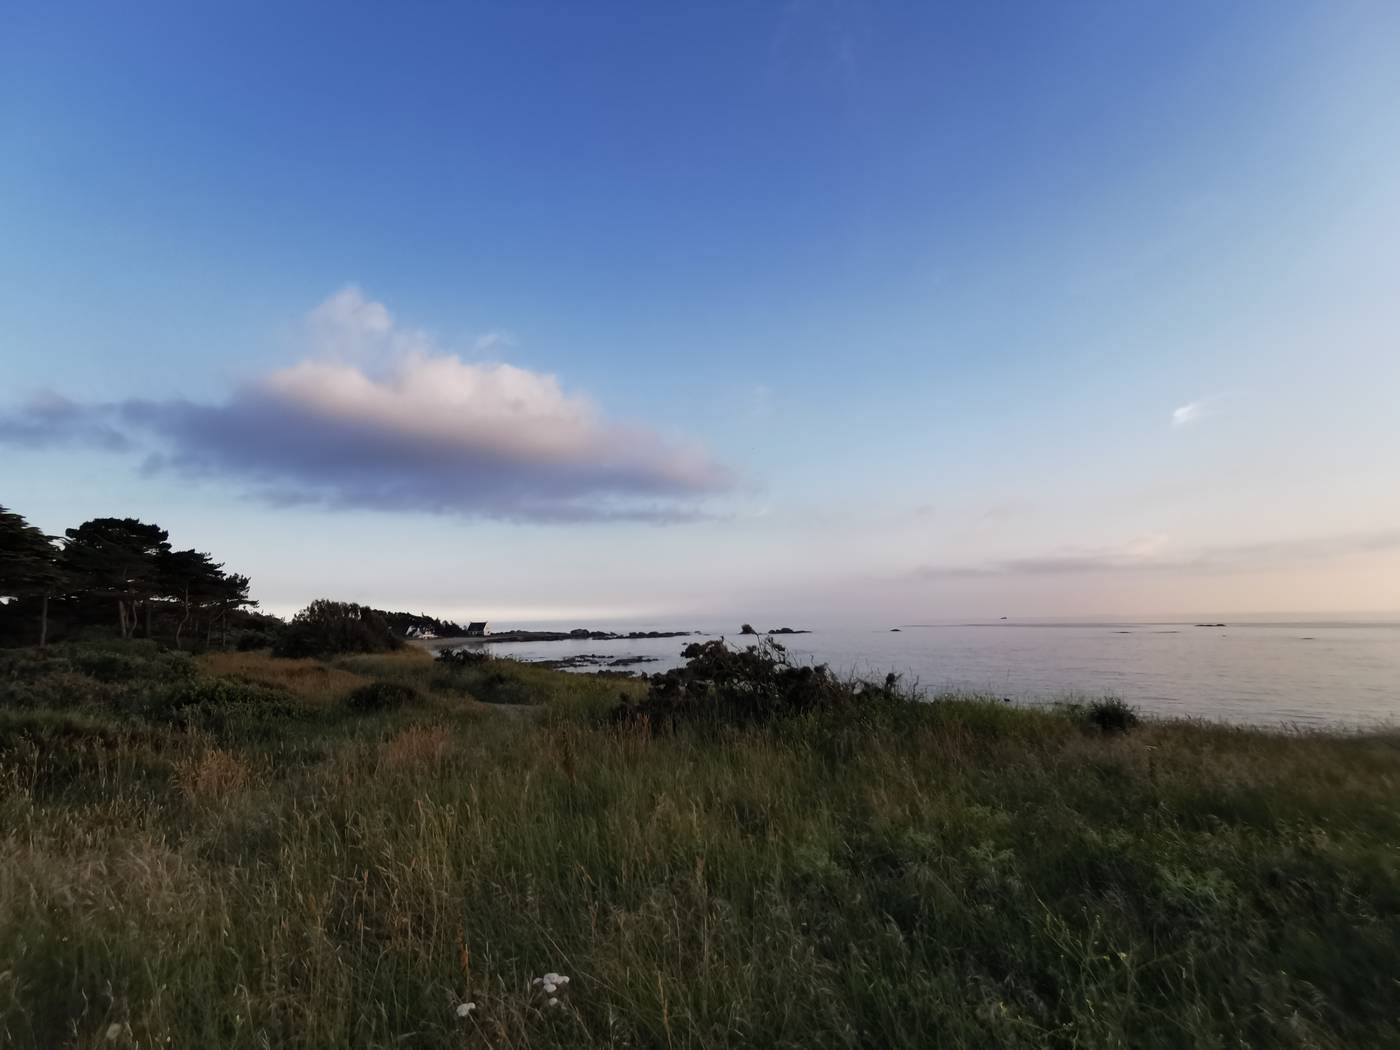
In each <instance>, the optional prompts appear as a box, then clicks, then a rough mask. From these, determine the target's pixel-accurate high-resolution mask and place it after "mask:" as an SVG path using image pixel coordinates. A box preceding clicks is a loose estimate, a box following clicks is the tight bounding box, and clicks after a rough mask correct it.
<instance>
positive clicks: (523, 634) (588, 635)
mask: <svg viewBox="0 0 1400 1050" xmlns="http://www.w3.org/2000/svg"><path fill="white" fill-rule="evenodd" d="M689 636H690V632H689V631H629V632H628V633H627V634H617V633H616V632H614V631H590V630H589V629H588V628H586V627H576V628H574V629H573V630H572V631H501V632H499V633H497V634H488V635H487V636H486V639H485V640H486V641H488V642H492V643H500V642H570V641H574V642H576V641H591V642H617V641H628V640H636V639H638V638H687V637H689Z"/></svg>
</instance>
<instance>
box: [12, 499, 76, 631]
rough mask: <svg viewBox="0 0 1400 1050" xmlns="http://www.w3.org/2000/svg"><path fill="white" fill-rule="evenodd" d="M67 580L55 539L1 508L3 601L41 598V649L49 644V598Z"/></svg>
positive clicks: (13, 513)
mask: <svg viewBox="0 0 1400 1050" xmlns="http://www.w3.org/2000/svg"><path fill="white" fill-rule="evenodd" d="M65 579H66V573H65V572H64V570H63V567H62V566H61V565H60V564H59V550H58V547H56V546H55V545H54V541H53V538H52V537H50V536H45V535H44V534H43V533H42V532H41V531H40V530H39V529H37V528H35V527H34V526H33V525H31V524H29V522H27V521H25V520H24V518H23V517H22V516H20V515H19V514H16V513H15V512H14V511H12V510H9V509H7V508H5V507H0V598H32V597H38V598H39V599H40V610H41V611H40V614H39V645H40V646H43V645H44V644H46V643H47V642H48V634H49V599H50V598H51V597H52V596H53V594H54V592H55V591H58V590H60V589H61V588H62V586H63V584H64V581H65Z"/></svg>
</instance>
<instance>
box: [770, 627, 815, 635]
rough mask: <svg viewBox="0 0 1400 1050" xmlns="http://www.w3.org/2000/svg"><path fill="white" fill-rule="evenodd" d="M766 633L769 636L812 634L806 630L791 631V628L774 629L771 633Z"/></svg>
mask: <svg viewBox="0 0 1400 1050" xmlns="http://www.w3.org/2000/svg"><path fill="white" fill-rule="evenodd" d="M768 633H769V634H811V633H812V632H811V631H807V630H795V629H793V628H791V627H774V628H773V629H772V630H771V631H769V632H768Z"/></svg>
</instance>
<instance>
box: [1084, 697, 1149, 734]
mask: <svg viewBox="0 0 1400 1050" xmlns="http://www.w3.org/2000/svg"><path fill="white" fill-rule="evenodd" d="M1084 721H1085V722H1086V723H1087V724H1088V725H1091V726H1094V727H1095V728H1096V729H1098V730H1100V731H1101V732H1104V733H1126V732H1127V731H1128V730H1129V729H1132V728H1134V727H1135V726H1137V725H1138V724H1139V723H1140V722H1141V721H1142V719H1141V718H1139V717H1138V712H1137V708H1135V707H1133V706H1131V705H1130V704H1126V703H1124V702H1123V701H1122V700H1119V699H1118V698H1117V697H1107V698H1105V699H1103V700H1095V701H1094V702H1093V703H1091V704H1088V705H1086V706H1085V707H1084Z"/></svg>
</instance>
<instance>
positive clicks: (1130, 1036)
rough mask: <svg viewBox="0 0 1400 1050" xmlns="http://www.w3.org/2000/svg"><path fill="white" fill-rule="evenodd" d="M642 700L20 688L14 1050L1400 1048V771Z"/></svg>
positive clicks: (2, 957)
mask: <svg viewBox="0 0 1400 1050" xmlns="http://www.w3.org/2000/svg"><path fill="white" fill-rule="evenodd" d="M385 683H390V684H392V685H386V684H385ZM400 686H401V687H404V688H399V687H400ZM638 690H639V687H638V686H637V685H636V684H633V683H626V682H619V681H617V680H606V679H593V678H586V677H571V676H568V675H564V674H560V673H556V672H549V671H544V670H541V669H538V668H530V667H524V666H521V665H516V664H512V663H510V662H508V661H497V662H493V663H491V664H488V665H482V666H480V667H463V668H445V667H442V666H440V665H438V664H435V663H434V662H433V661H432V660H430V659H429V658H427V656H426V655H424V654H422V653H420V652H417V651H406V652H402V653H395V654H391V655H387V656H360V657H347V658H341V659H337V660H332V661H327V662H318V661H310V660H295V661H294V660H273V659H271V658H270V657H267V656H265V655H262V654H258V653H243V654H215V655H210V656H206V657H202V658H200V659H199V660H197V661H196V660H193V659H191V658H189V657H186V656H184V655H182V654H171V653H162V652H159V651H157V650H155V649H154V648H146V647H142V646H141V645H139V644H134V643H133V644H128V645H126V646H124V647H109V648H103V647H93V646H89V647H79V648H71V649H67V650H64V649H57V650H54V651H53V652H51V653H50V654H49V655H47V656H40V655H39V654H36V653H33V652H18V651H15V652H9V653H0V835H3V840H0V1046H14V1047H46V1048H47V1047H63V1046H77V1047H96V1046H103V1047H111V1046H131V1047H135V1046H141V1047H165V1046H194V1047H250V1048H260V1047H387V1046H412V1047H463V1046H466V1047H472V1046H480V1047H586V1046H618V1047H694V1048H700V1047H738V1046H744V1047H794V1048H796V1047H816V1046H823V1047H824V1046H833V1047H835V1046H850V1047H871V1048H875V1047H892V1046H896V1047H897V1046H909V1047H941V1046H949V1047H953V1046H967V1047H1000V1046H1024V1047H1042V1046H1050V1047H1131V1048H1138V1047H1221V1048H1224V1047H1241V1046H1258V1047H1358V1046H1397V1045H1400V735H1397V734H1384V733H1383V734H1371V735H1356V736H1326V735H1316V734H1313V735H1289V734H1278V733H1263V732H1254V731H1249V730H1242V729H1230V728H1224V727H1218V726H1204V725H1193V724H1185V723H1151V722H1149V723H1147V724H1145V725H1143V726H1141V727H1138V728H1136V729H1134V730H1132V731H1130V732H1125V733H1104V732H1100V731H1099V730H1097V729H1093V728H1091V727H1088V726H1086V725H1085V724H1084V722H1083V720H1082V719H1080V718H1078V717H1077V716H1075V715H1074V714H1072V713H1068V712H1053V711H1031V710H1022V709H1015V708H1011V707H1007V706H1005V705H1002V704H995V703H979V702H971V701H957V702H953V701H946V702H936V703H930V704H922V705H906V708H907V709H904V710H900V711H896V712H892V713H891V714H890V715H889V716H888V717H886V718H881V719H874V720H870V721H866V722H860V723H852V722H850V721H848V720H844V721H843V720H837V719H832V718H828V717H824V716H821V715H813V716H810V717H799V718H791V719H786V720H782V721H780V722H777V723H774V724H770V725H767V726H761V727H755V728H749V729H744V730H733V729H728V730H727V729H723V728H716V727H708V728H704V729H701V728H695V727H681V728H679V729H677V730H675V731H674V732H667V733H661V732H649V731H647V730H646V729H642V728H632V729H626V730H622V729H610V728H604V727H603V726H602V725H601V724H600V722H599V719H600V716H603V715H605V714H606V712H607V711H608V710H609V708H610V707H611V706H612V705H613V704H614V703H615V702H616V700H617V698H618V694H619V693H620V692H622V691H631V692H632V693H633V694H635V693H637V692H638ZM550 972H554V973H558V974H561V975H567V976H568V978H569V981H568V983H567V984H564V983H562V982H560V983H558V984H556V985H555V990H554V992H553V993H552V994H550V993H547V992H546V991H545V989H544V988H543V987H542V986H540V985H536V984H533V983H532V981H533V980H534V979H535V978H537V977H541V976H543V975H545V974H547V973H550ZM551 998H552V999H555V1000H557V1002H556V1003H555V1005H552V1006H551V1005H550V1004H549V1000H550V999H551ZM468 1003H471V1004H475V1005H474V1007H473V1008H471V1009H468V1008H467V1007H466V1005H465V1004H468ZM459 1008H460V1009H459Z"/></svg>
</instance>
